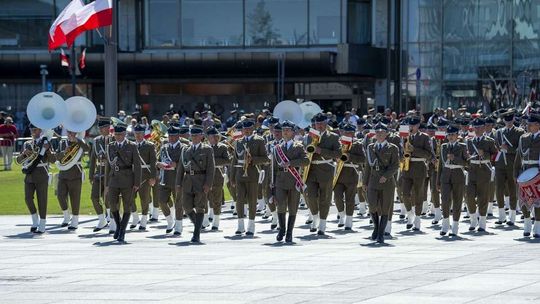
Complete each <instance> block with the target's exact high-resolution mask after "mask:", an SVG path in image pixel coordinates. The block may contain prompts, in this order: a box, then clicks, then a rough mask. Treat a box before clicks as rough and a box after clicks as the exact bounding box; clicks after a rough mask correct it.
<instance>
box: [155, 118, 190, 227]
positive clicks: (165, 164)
mask: <svg viewBox="0 0 540 304" xmlns="http://www.w3.org/2000/svg"><path fill="white" fill-rule="evenodd" d="M179 131H180V129H179V128H177V127H175V126H170V127H169V129H168V131H167V133H168V134H169V142H168V143H166V144H163V145H162V146H161V149H160V151H159V154H158V157H157V163H156V167H157V168H158V170H159V184H158V190H157V196H158V200H159V206H160V207H161V211H162V212H163V215H165V219H166V220H167V228H166V230H165V233H170V232H172V231H173V228H174V234H175V235H181V234H182V229H183V225H182V219H183V218H184V209H183V207H182V193H181V192H179V191H177V190H176V186H175V182H176V175H177V173H178V164H179V161H180V156H181V154H182V150H183V149H184V148H185V147H186V146H185V145H184V144H183V143H181V142H180V140H179ZM171 196H172V201H173V202H174V209H175V218H176V222H175V220H174V218H173V216H172V214H171V208H170V207H169V204H168V203H169V200H170V199H171Z"/></svg>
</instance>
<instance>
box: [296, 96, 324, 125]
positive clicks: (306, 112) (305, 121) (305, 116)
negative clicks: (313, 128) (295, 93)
mask: <svg viewBox="0 0 540 304" xmlns="http://www.w3.org/2000/svg"><path fill="white" fill-rule="evenodd" d="M300 109H301V110H302V121H301V122H300V123H299V125H300V127H302V128H305V127H308V126H310V125H311V119H312V118H313V116H315V115H316V114H318V113H321V112H322V109H321V107H319V105H318V104H316V103H314V102H313V101H306V102H303V103H301V104H300Z"/></svg>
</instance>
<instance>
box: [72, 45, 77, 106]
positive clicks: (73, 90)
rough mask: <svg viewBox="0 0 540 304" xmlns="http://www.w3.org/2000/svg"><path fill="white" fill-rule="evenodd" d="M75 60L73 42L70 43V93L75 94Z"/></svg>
mask: <svg viewBox="0 0 540 304" xmlns="http://www.w3.org/2000/svg"><path fill="white" fill-rule="evenodd" d="M76 64H77V60H76V59H75V42H73V44H72V45H71V95H72V96H75V95H76V94H75V93H76V86H77V75H76V72H77V66H76Z"/></svg>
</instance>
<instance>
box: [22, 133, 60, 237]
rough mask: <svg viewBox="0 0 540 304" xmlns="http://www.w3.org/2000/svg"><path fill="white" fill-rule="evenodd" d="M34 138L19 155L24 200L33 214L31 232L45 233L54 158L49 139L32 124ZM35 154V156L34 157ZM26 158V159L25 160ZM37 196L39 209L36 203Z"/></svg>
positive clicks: (26, 143) (25, 144) (24, 146)
mask: <svg viewBox="0 0 540 304" xmlns="http://www.w3.org/2000/svg"><path fill="white" fill-rule="evenodd" d="M30 132H31V134H32V139H31V140H28V141H26V142H25V143H24V145H23V152H22V153H21V154H20V155H19V156H17V163H22V165H23V173H24V174H25V177H24V201H25V202H26V206H27V207H28V211H30V215H31V216H32V227H31V228H30V231H31V232H35V233H39V234H41V233H44V232H45V225H46V223H47V192H48V187H49V163H50V162H51V161H53V160H54V154H53V153H52V151H51V150H50V147H51V146H50V144H49V141H48V139H47V138H46V137H45V136H43V134H42V131H41V129H40V128H38V127H36V126H34V125H32V124H30ZM31 155H34V156H35V158H32V156H31ZM25 160H26V161H25ZM34 195H35V196H36V198H37V210H36V205H35V204H34Z"/></svg>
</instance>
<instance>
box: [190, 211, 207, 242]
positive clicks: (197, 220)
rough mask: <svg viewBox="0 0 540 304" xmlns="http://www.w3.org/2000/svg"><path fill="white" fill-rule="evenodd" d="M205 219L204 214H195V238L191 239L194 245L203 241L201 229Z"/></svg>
mask: <svg viewBox="0 0 540 304" xmlns="http://www.w3.org/2000/svg"><path fill="white" fill-rule="evenodd" d="M203 219H204V213H197V214H195V222H194V224H193V225H194V228H193V237H192V238H191V242H192V243H199V242H200V241H201V228H202V222H203Z"/></svg>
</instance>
